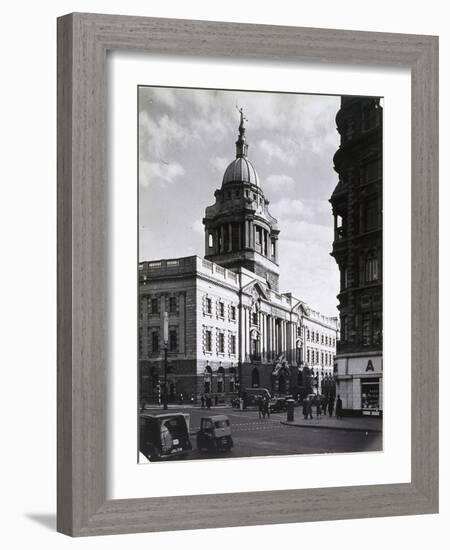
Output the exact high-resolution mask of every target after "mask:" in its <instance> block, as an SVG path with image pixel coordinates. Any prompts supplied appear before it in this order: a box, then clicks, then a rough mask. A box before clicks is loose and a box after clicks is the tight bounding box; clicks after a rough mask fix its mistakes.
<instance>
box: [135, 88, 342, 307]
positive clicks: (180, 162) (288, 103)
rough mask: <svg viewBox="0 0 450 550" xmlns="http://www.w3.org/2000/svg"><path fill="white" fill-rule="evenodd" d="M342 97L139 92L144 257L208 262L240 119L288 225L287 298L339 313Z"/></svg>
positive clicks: (283, 251)
mask: <svg viewBox="0 0 450 550" xmlns="http://www.w3.org/2000/svg"><path fill="white" fill-rule="evenodd" d="M339 104H340V97H338V96H324V95H322V96H321V95H304V94H286V93H267V92H248V91H245V92H243V91H232V90H220V91H219V90H199V89H186V88H157V87H145V86H142V87H140V88H139V257H140V261H143V260H156V259H162V258H176V257H183V256H191V255H195V254H196V255H198V256H200V257H203V256H204V227H203V224H202V218H203V216H204V213H205V208H206V206H209V205H211V204H214V202H215V198H214V191H215V190H216V189H218V188H220V187H221V184H222V177H223V174H224V172H225V169H226V167H227V166H228V164H229V163H230V162H232V161H233V159H234V158H235V156H236V149H235V142H236V139H237V137H238V126H239V120H240V119H239V113H238V111H237V109H236V106H238V107H242V108H243V109H244V113H245V116H246V118H247V119H248V121H247V122H246V138H247V143H248V145H249V148H248V158H249V160H250V161H251V162H252V164H253V165H254V166H255V168H256V171H257V172H258V175H259V181H260V185H261V187H262V190H263V192H264V195H265V197H266V198H267V199H268V200H269V201H270V204H269V211H270V213H271V214H272V215H273V216H275V217H276V218H277V219H278V225H279V229H280V235H279V266H280V291H281V292H292V294H293V295H294V296H296V297H297V298H300V299H301V300H303V301H305V302H306V303H307V304H308V305H309V306H310V307H312V308H313V309H316V310H319V311H320V312H321V313H323V314H325V315H332V316H335V315H337V313H338V312H337V309H336V306H337V299H336V295H337V293H338V291H339V271H338V268H337V264H336V262H335V260H334V259H333V258H332V257H331V256H330V251H331V247H332V241H333V217H332V213H331V205H330V203H329V202H328V199H329V198H330V196H331V194H332V192H333V189H334V187H335V186H336V184H337V174H336V172H335V171H334V170H333V155H334V153H335V152H336V150H337V149H338V146H339V135H338V133H337V131H336V123H335V116H336V113H337V111H338V110H339Z"/></svg>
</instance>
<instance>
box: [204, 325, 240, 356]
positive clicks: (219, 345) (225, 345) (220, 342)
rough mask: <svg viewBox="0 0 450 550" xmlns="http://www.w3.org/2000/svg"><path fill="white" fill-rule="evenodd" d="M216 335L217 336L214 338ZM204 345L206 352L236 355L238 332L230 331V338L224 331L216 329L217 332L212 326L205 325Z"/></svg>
mask: <svg viewBox="0 0 450 550" xmlns="http://www.w3.org/2000/svg"><path fill="white" fill-rule="evenodd" d="M214 336H215V338H214ZM203 347H204V351H205V352H206V353H212V352H213V351H214V350H215V351H216V353H223V354H225V353H226V352H228V354H229V355H236V353H237V340H236V334H233V333H230V332H228V338H227V335H226V334H225V332H224V331H222V330H219V329H216V330H215V333H214V331H213V329H212V328H207V327H205V328H204V329H203Z"/></svg>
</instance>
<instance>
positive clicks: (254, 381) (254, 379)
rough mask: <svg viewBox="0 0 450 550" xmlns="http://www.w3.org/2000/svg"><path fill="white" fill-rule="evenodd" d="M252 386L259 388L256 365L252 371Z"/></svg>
mask: <svg viewBox="0 0 450 550" xmlns="http://www.w3.org/2000/svg"><path fill="white" fill-rule="evenodd" d="M252 388H259V372H258V369H257V368H256V367H255V368H254V369H253V371H252Z"/></svg>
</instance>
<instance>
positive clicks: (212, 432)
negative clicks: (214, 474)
mask: <svg viewBox="0 0 450 550" xmlns="http://www.w3.org/2000/svg"><path fill="white" fill-rule="evenodd" d="M232 447H233V439H232V437H231V427H230V419H229V418H228V416H225V415H224V414H218V415H215V416H204V417H203V418H202V419H201V420H200V430H199V431H198V432H197V448H198V450H199V451H200V452H204V451H229V450H230V449H232Z"/></svg>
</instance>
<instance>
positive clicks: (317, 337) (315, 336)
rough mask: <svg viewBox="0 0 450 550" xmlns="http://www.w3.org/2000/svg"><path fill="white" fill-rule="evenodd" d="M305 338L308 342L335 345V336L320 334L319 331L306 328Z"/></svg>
mask: <svg viewBox="0 0 450 550" xmlns="http://www.w3.org/2000/svg"><path fill="white" fill-rule="evenodd" d="M306 340H307V341H308V342H315V343H316V344H322V345H323V346H333V347H334V346H335V345H336V338H333V337H332V336H328V335H327V334H322V333H320V332H319V331H314V330H310V329H309V328H307V329H306Z"/></svg>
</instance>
